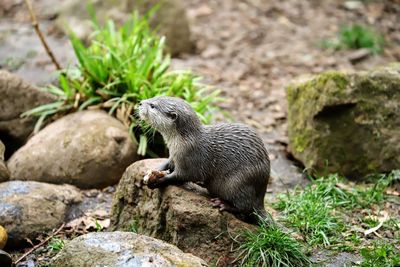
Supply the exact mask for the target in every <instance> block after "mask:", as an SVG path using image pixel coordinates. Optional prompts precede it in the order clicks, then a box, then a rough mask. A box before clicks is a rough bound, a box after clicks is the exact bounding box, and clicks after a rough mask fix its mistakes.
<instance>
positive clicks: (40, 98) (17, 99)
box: [0, 70, 54, 157]
mask: <svg viewBox="0 0 400 267" xmlns="http://www.w3.org/2000/svg"><path fill="white" fill-rule="evenodd" d="M0 95H1V97H0V139H1V140H2V141H3V142H4V144H5V145H6V147H7V151H6V153H7V154H6V156H7V157H8V156H9V155H11V154H12V152H14V151H15V150H16V149H17V148H18V147H20V146H22V145H23V144H24V143H25V142H26V140H27V139H28V136H29V135H30V134H31V133H32V131H33V128H34V126H35V122H36V118H21V117H20V116H21V114H22V113H23V112H25V111H27V110H30V109H32V108H34V107H36V106H39V105H41V104H45V103H49V102H51V101H52V100H53V99H54V98H53V96H51V95H49V94H47V93H44V92H41V91H39V90H37V89H36V88H34V87H33V86H31V85H29V84H28V83H26V82H25V81H24V80H23V79H21V78H20V77H18V76H15V75H13V74H11V73H9V72H7V71H4V70H0Z"/></svg>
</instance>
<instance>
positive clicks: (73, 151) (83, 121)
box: [8, 111, 137, 188]
mask: <svg viewBox="0 0 400 267" xmlns="http://www.w3.org/2000/svg"><path fill="white" fill-rule="evenodd" d="M136 150H137V145H135V144H134V143H133V142H132V139H131V138H130V136H129V131H128V129H127V128H126V127H125V126H124V125H123V124H122V123H121V122H120V121H118V120H117V119H115V118H113V117H111V116H109V115H108V114H107V113H106V112H103V111H81V112H77V113H72V114H69V115H67V116H65V117H63V118H61V119H59V120H57V121H55V122H53V123H51V124H49V125H48V126H47V127H45V128H44V129H43V130H41V131H40V132H39V133H38V134H36V135H35V136H33V137H32V138H31V139H30V140H29V141H28V142H27V143H26V144H25V145H24V146H23V147H22V148H20V149H19V150H18V151H17V152H15V153H14V155H13V156H12V157H11V158H10V160H9V161H8V168H9V170H10V173H11V180H34V181H40V182H49V183H55V184H61V183H68V184H73V185H76V186H78V187H80V188H102V187H106V186H109V185H113V184H116V183H117V182H118V181H119V179H120V178H121V175H122V174H123V172H124V170H125V168H126V167H127V166H129V164H131V163H132V162H134V161H135V159H136V158H137V154H136Z"/></svg>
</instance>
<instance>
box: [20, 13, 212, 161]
mask: <svg viewBox="0 0 400 267" xmlns="http://www.w3.org/2000/svg"><path fill="white" fill-rule="evenodd" d="M151 14H152V12H150V13H149V14H148V16H144V17H140V16H139V15H137V13H135V14H133V15H132V19H131V20H130V21H129V22H127V23H126V24H125V25H123V26H122V27H120V28H117V27H116V26H115V24H114V22H113V21H111V20H109V21H107V23H106V24H105V25H104V26H100V25H99V24H98V23H97V20H96V18H95V16H94V15H93V25H94V29H95V30H94V32H93V35H92V39H91V42H90V45H88V46H85V45H84V44H83V43H82V42H81V41H80V40H79V39H78V38H77V37H76V35H75V34H74V33H71V36H70V40H71V43H72V46H73V49H74V52H75V55H76V57H77V59H78V65H77V66H76V67H73V68H69V69H65V70H63V71H61V72H60V73H59V86H49V87H47V88H43V90H44V91H46V92H49V93H51V94H53V95H55V96H56V97H57V100H56V101H55V102H53V103H50V104H46V105H42V106H39V107H37V108H34V109H32V110H30V111H28V112H26V113H24V114H23V115H24V116H38V117H39V119H38V122H37V124H36V127H35V131H36V132H37V131H38V130H39V129H40V127H41V125H42V124H43V122H44V121H45V120H46V119H48V117H51V116H54V115H55V114H58V115H60V114H61V115H63V114H66V113H69V112H74V111H78V110H84V109H87V108H92V109H103V110H106V111H108V112H109V114H111V115H114V116H116V117H117V118H118V119H119V120H121V121H122V122H123V123H124V124H125V125H126V126H127V127H129V129H130V132H131V136H132V138H133V139H134V140H135V141H136V142H138V143H139V149H138V154H140V155H145V154H146V152H149V151H148V149H147V143H148V137H149V135H146V134H145V132H146V129H144V128H143V127H142V126H141V125H140V122H139V121H138V118H137V117H136V116H135V114H134V110H135V107H136V104H137V103H139V102H140V101H141V100H143V99H147V98H151V97H154V96H160V95H168V96H177V97H181V98H183V99H185V100H186V101H188V102H189V103H190V104H191V105H192V107H193V108H194V110H195V111H196V112H197V114H198V115H199V117H200V118H201V120H202V121H203V123H209V122H210V120H211V118H212V114H213V111H214V110H215V105H214V103H215V101H217V100H218V97H217V95H218V91H216V90H214V91H213V92H211V91H210V88H208V87H206V86H205V85H203V84H202V83H201V82H200V77H198V76H196V75H194V74H193V73H191V72H190V71H171V70H170V64H171V59H170V56H169V55H168V54H165V53H164V41H165V40H164V38H163V37H158V36H157V35H156V34H155V32H154V31H152V30H151V29H150V26H149V24H148V19H149V16H150V15H151Z"/></svg>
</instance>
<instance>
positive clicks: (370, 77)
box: [287, 64, 400, 178]
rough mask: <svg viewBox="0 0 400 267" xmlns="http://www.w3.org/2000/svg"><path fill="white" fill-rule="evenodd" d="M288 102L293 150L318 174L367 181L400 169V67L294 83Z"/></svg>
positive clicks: (393, 66) (290, 89)
mask: <svg viewBox="0 0 400 267" xmlns="http://www.w3.org/2000/svg"><path fill="white" fill-rule="evenodd" d="M287 99H288V109H289V110H288V131H289V140H290V144H289V148H290V150H291V152H292V153H293V155H294V156H295V158H297V159H298V160H300V161H301V162H303V164H304V165H305V167H306V168H307V169H309V170H311V171H312V172H315V173H317V174H325V173H327V172H338V173H341V174H343V175H345V176H347V177H350V178H362V177H365V176H367V175H369V174H373V173H377V172H388V171H391V170H393V169H395V168H398V167H399V166H400V157H399V152H400V127H399V125H400V117H399V116H398V114H400V64H394V65H391V66H389V67H385V68H381V69H377V70H374V71H370V72H359V73H353V74H346V73H342V72H326V73H323V74H321V75H318V76H315V77H307V79H306V80H304V79H303V80H301V81H294V82H293V83H292V84H291V85H289V86H288V88H287ZM396 114H397V115H396Z"/></svg>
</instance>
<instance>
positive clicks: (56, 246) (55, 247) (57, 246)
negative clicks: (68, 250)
mask: <svg viewBox="0 0 400 267" xmlns="http://www.w3.org/2000/svg"><path fill="white" fill-rule="evenodd" d="M64 245H65V243H64V240H62V239H61V238H58V237H53V238H52V239H51V240H50V242H49V244H48V245H47V249H48V250H50V251H55V252H57V251H60V250H61V249H62V248H63V247H64Z"/></svg>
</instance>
